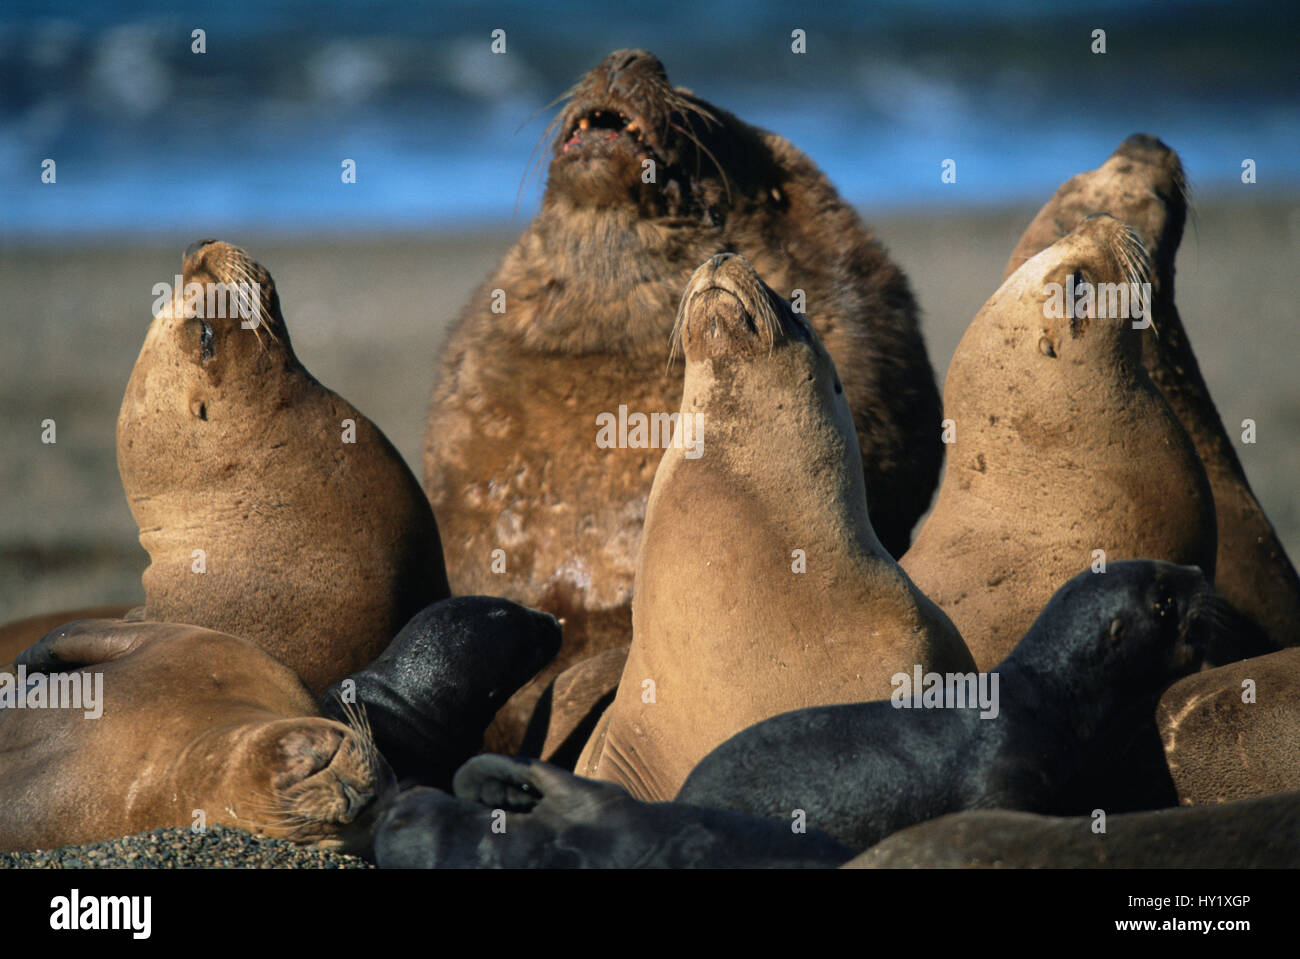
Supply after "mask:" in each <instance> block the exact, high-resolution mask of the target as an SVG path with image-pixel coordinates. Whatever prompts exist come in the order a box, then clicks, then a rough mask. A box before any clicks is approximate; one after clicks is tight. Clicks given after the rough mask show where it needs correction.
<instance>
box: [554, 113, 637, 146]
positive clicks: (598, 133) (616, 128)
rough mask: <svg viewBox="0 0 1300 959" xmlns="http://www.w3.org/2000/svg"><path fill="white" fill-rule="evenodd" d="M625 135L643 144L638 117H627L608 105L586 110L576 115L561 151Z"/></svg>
mask: <svg viewBox="0 0 1300 959" xmlns="http://www.w3.org/2000/svg"><path fill="white" fill-rule="evenodd" d="M622 136H626V137H628V138H630V139H631V140H632V141H633V142H635V143H636V144H638V145H639V146H644V145H645V129H644V125H643V124H642V122H641V118H640V117H629V116H628V115H627V114H626V113H624V112H623V111H621V110H612V109H609V108H608V107H602V108H599V109H593V110H588V111H586V112H585V113H582V114H580V115H579V116H578V119H577V122H576V123H574V125H573V128H572V129H571V130H570V131H569V136H568V137H567V138H566V139H565V141H564V148H563V149H562V150H561V151H560V152H561V153H568V152H569V151H570V150H571V149H573V148H575V147H581V146H584V145H585V144H588V143H603V142H608V141H610V140H616V139H618V138H619V137H622Z"/></svg>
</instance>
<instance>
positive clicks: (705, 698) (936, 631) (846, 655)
mask: <svg viewBox="0 0 1300 959" xmlns="http://www.w3.org/2000/svg"><path fill="white" fill-rule="evenodd" d="M675 341H676V342H678V343H680V345H681V348H682V352H683V353H684V354H685V357H686V379H685V386H684V390H683V394H682V400H681V410H680V415H681V421H680V428H681V430H682V432H683V434H684V435H685V436H686V437H687V438H690V437H692V436H694V437H697V438H699V439H700V440H701V443H700V445H699V446H698V447H695V448H693V447H692V446H691V445H690V444H689V443H688V442H687V441H686V440H684V441H683V443H682V445H681V446H680V447H672V448H669V449H668V450H667V451H666V452H665V453H664V456H663V459H662V461H661V462H660V464H659V469H658V471H657V472H656V474H655V481H654V487H653V489H652V490H651V493H650V501H649V506H648V508H647V511H646V528H645V537H644V539H643V541H642V549H641V553H640V559H639V561H638V564H637V578H636V590H635V595H634V598H633V604H632V623H633V639H632V647H631V650H630V652H629V655H628V660H627V665H626V667H625V668H624V670H623V678H622V681H621V683H620V684H619V688H618V693H617V695H616V696H615V698H614V703H613V705H611V706H610V708H609V710H608V711H607V712H606V714H605V717H604V718H603V720H602V723H601V725H600V726H598V727H597V730H596V733H595V734H594V735H593V738H592V740H591V741H590V742H589V743H588V745H587V748H586V749H585V750H584V753H583V756H582V757H581V758H580V759H579V762H578V767H577V771H578V773H579V774H580V775H589V776H595V777H597V778H600V779H607V780H610V781H613V782H616V783H618V784H620V785H622V786H624V787H626V788H627V789H628V790H629V791H630V792H631V793H632V794H633V795H634V796H636V797H637V798H639V799H645V800H667V799H671V798H673V796H675V795H676V794H677V790H678V788H679V787H680V786H681V783H682V781H683V780H684V779H685V778H686V775H687V773H689V772H690V770H691V768H692V767H693V766H694V765H695V764H696V763H697V762H698V761H699V760H700V759H701V758H702V757H703V756H704V755H705V754H706V753H708V752H709V750H711V749H713V748H714V747H715V746H717V745H718V744H719V743H721V742H722V741H723V740H725V739H727V738H728V737H729V736H731V735H733V734H734V733H737V732H739V731H740V730H742V729H745V728H746V727H748V726H751V725H753V724H754V723H756V722H758V721H760V720H762V719H766V718H768V717H769V716H773V715H776V714H777V713H781V712H784V711H786V710H790V709H798V708H801V707H805V706H815V705H825V704H830V703H846V702H857V701H860V700H864V699H878V698H885V697H888V695H889V694H890V692H891V691H892V685H891V678H892V677H893V676H894V675H895V674H896V673H898V672H900V671H904V670H906V671H908V672H910V671H911V670H912V669H913V667H914V666H915V665H917V664H919V665H920V666H921V667H922V668H923V669H924V670H926V671H929V670H932V669H933V670H938V671H947V670H956V671H961V672H967V671H970V670H971V669H973V663H972V661H971V657H970V654H969V653H968V652H967V650H966V647H965V645H964V644H963V643H962V639H961V636H960V635H959V634H958V633H957V630H956V629H954V628H953V625H952V623H951V622H950V621H949V619H948V617H947V616H945V615H944V614H943V612H942V611H941V610H940V609H939V608H938V607H937V606H936V605H935V604H934V603H932V602H930V600H928V599H927V598H926V597H925V595H924V594H923V593H922V592H921V591H920V590H919V589H917V588H916V586H914V585H913V583H912V581H911V580H910V579H908V577H907V575H906V574H905V573H904V572H903V571H902V570H901V569H900V568H899V566H898V564H897V563H895V562H894V560H893V559H892V558H891V557H890V556H889V554H888V553H887V552H886V551H885V549H884V547H883V546H881V544H880V541H879V540H878V539H877V538H876V534H875V531H874V530H873V529H872V525H871V520H870V519H869V518H868V515H867V494H866V491H865V489H864V485H863V479H862V470H861V463H862V454H861V452H860V451H859V449H858V442H857V434H856V431H855V429H854V425H853V419H852V416H851V414H850V411H849V404H848V401H847V399H846V398H845V396H844V389H843V387H842V385H841V383H840V379H839V376H838V375H837V374H836V370H835V365H834V363H832V361H831V357H830V355H829V354H828V353H827V351H826V349H825V348H824V347H823V346H822V345H821V342H820V340H819V339H818V337H817V334H816V333H815V332H814V330H813V328H812V326H811V325H810V324H809V323H808V322H807V321H805V320H804V319H803V318H802V317H801V316H799V314H797V313H795V312H794V311H793V310H791V308H790V304H789V303H787V302H786V301H785V300H783V299H782V298H781V297H779V296H778V295H777V294H775V293H774V292H773V291H772V290H771V288H769V287H768V286H767V285H766V284H765V283H764V282H763V281H762V280H761V279H759V277H758V275H757V274H756V273H755V272H754V270H753V268H752V267H750V265H749V264H748V263H747V262H746V261H745V260H744V259H743V258H742V257H739V256H735V255H726V254H724V255H719V256H715V257H713V258H711V259H710V260H709V261H708V262H706V263H705V264H704V265H703V266H701V267H700V268H699V269H698V270H696V272H695V275H694V276H693V277H692V278H691V282H690V284H689V285H688V286H687V288H686V292H685V293H684V294H683V296H682V299H681V307H680V310H679V313H678V320H677V329H676V335H675ZM696 453H698V455H693V454H696Z"/></svg>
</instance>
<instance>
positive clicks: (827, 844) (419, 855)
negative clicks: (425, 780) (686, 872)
mask: <svg viewBox="0 0 1300 959" xmlns="http://www.w3.org/2000/svg"><path fill="white" fill-rule="evenodd" d="M377 823H378V825H377V828H376V834H375V840H374V849H373V852H372V853H371V854H370V856H371V858H373V860H374V862H375V863H376V864H377V865H378V866H379V867H380V868H396V869H442V868H498V869H502V868H504V869H520V868H532V869H577V868H586V869H618V868H623V869H627V868H636V869H666V868H677V869H689V868H712V869H721V868H740V869H755V868H787V869H789V868H819V867H820V868H827V867H834V866H839V865H841V864H843V863H845V862H847V861H848V860H849V859H851V858H852V856H853V851H852V850H851V849H847V848H846V847H844V846H841V845H840V844H839V843H837V842H835V841H834V840H832V839H830V838H829V837H827V836H823V835H821V834H820V833H818V832H816V831H815V830H808V831H807V832H806V833H799V832H795V831H794V830H792V829H791V828H790V826H789V824H787V823H778V822H771V821H770V820H766V819H759V818H757V817H753V816H738V815H736V814H735V813H728V812H723V811H721V810H717V809H703V808H699V807H693V806H686V805H682V804H680V803H642V802H637V801H636V800H635V799H633V798H631V797H630V796H629V795H628V794H627V793H626V792H625V791H623V790H622V789H620V788H619V787H617V786H613V785H610V784H609V783H601V782H594V781H592V780H590V779H581V778H579V777H577V776H574V775H573V774H572V773H568V772H565V771H564V770H562V769H559V768H557V767H555V766H550V765H548V764H546V763H542V762H538V761H537V760H528V759H508V758H506V757H505V756H491V755H489V756H478V757H476V758H474V759H471V760H470V761H469V762H468V763H466V764H465V766H463V767H462V768H461V770H460V771H459V772H458V773H456V779H455V796H449V795H446V794H445V793H441V792H438V791H437V790H433V789H413V790H408V791H407V792H404V793H402V794H401V795H400V796H398V797H397V799H396V800H395V801H394V802H392V803H391V804H390V805H389V806H388V807H387V809H386V810H385V812H384V813H383V815H382V816H381V817H380V818H379V819H378V820H377Z"/></svg>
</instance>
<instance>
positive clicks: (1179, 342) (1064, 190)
mask: <svg viewBox="0 0 1300 959" xmlns="http://www.w3.org/2000/svg"><path fill="white" fill-rule="evenodd" d="M1187 192H1188V191H1187V179H1186V176H1185V175H1184V173H1183V165H1182V163H1181V162H1180V161H1179V159H1178V154H1177V153H1175V152H1174V151H1173V150H1171V149H1170V148H1169V147H1167V146H1166V145H1165V144H1164V143H1162V142H1161V141H1160V140H1158V139H1156V138H1155V137H1153V136H1148V135H1146V134H1141V133H1137V134H1134V135H1133V136H1131V137H1129V138H1128V139H1127V140H1125V141H1124V142H1123V143H1121V144H1120V145H1119V148H1118V149H1117V150H1116V151H1115V152H1114V153H1112V154H1111V156H1110V159H1108V160H1107V161H1106V162H1105V163H1103V164H1102V165H1101V166H1100V167H1098V168H1097V169H1095V170H1089V171H1088V172H1086V173H1080V174H1079V175H1077V176H1074V177H1071V178H1070V179H1069V180H1067V181H1066V182H1065V183H1064V184H1062V185H1061V188H1060V189H1059V190H1057V191H1056V194H1055V196H1053V197H1052V199H1051V200H1049V201H1048V203H1047V205H1046V206H1044V207H1043V209H1042V210H1040V211H1039V213H1038V215H1037V216H1036V217H1034V220H1033V222H1032V223H1030V224H1029V226H1028V227H1027V228H1026V229H1025V233H1024V236H1022V237H1021V238H1020V243H1019V244H1018V245H1017V246H1016V249H1015V252H1014V253H1012V254H1011V259H1010V261H1009V262H1008V263H1007V269H1006V274H1005V276H1010V275H1011V274H1012V273H1013V272H1015V270H1016V269H1018V268H1019V266H1020V264H1022V263H1024V262H1025V260H1027V259H1029V258H1030V257H1032V256H1034V255H1035V254H1036V253H1038V252H1039V251H1040V250H1042V249H1044V248H1045V247H1047V246H1049V245H1050V244H1052V243H1054V242H1056V240H1057V239H1058V238H1060V237H1061V236H1064V235H1065V234H1066V233H1068V232H1069V231H1070V230H1072V229H1074V228H1075V226H1077V225H1078V223H1079V222H1080V221H1081V220H1082V219H1083V218H1084V217H1086V216H1088V215H1089V214H1092V213H1109V214H1111V215H1112V216H1114V217H1117V218H1118V219H1120V220H1123V221H1124V222H1125V223H1127V224H1129V226H1131V227H1132V228H1133V229H1134V230H1136V231H1137V234H1138V236H1139V237H1140V238H1141V239H1142V242H1143V244H1144V245H1145V246H1146V249H1147V251H1148V252H1149V253H1150V254H1151V260H1152V263H1153V265H1154V267H1155V269H1154V271H1153V274H1152V286H1153V293H1154V296H1153V302H1152V314H1153V317H1152V320H1153V323H1154V324H1155V328H1156V332H1157V333H1158V334H1159V335H1158V336H1144V337H1142V364H1143V366H1144V367H1145V368H1146V371H1147V373H1148V374H1149V375H1150V377H1151V379H1152V381H1153V382H1154V383H1155V385H1156V386H1157V387H1158V388H1159V390H1160V392H1161V394H1162V395H1163V396H1164V398H1165V400H1166V402H1168V404H1169V406H1170V408H1171V409H1172V410H1173V411H1174V414H1175V415H1176V416H1177V417H1178V419H1179V421H1180V422H1181V423H1182V424H1183V427H1184V428H1185V429H1186V430H1187V433H1188V434H1189V435H1190V436H1191V439H1192V442H1193V443H1194V444H1195V446H1196V452H1197V453H1198V454H1199V455H1200V458H1201V462H1202V463H1204V464H1205V471H1206V474H1207V475H1208V477H1209V481H1210V488H1211V489H1212V490H1213V495H1214V509H1215V514H1216V516H1217V527H1218V553H1217V559H1216V561H1215V577H1214V586H1215V589H1217V590H1218V591H1219V593H1220V594H1222V595H1223V596H1224V597H1225V598H1226V599H1227V600H1228V601H1229V602H1230V603H1232V605H1233V606H1235V607H1236V608H1237V609H1238V610H1240V611H1241V612H1242V613H1244V614H1245V615H1246V616H1247V617H1248V618H1249V619H1250V620H1251V621H1252V622H1253V623H1254V624H1255V627H1256V628H1255V629H1253V630H1249V631H1245V632H1239V633H1238V634H1237V635H1236V636H1234V637H1232V640H1233V642H1232V645H1231V647H1230V648H1228V649H1225V650H1210V651H1209V652H1208V654H1207V656H1206V663H1207V665H1219V664H1222V663H1224V662H1229V661H1232V660H1236V659H1241V658H1244V657H1246V656H1258V655H1262V654H1263V653H1266V652H1269V651H1271V650H1274V649H1280V648H1282V647H1284V646H1294V645H1296V644H1297V643H1300V577H1297V576H1296V571H1295V567H1294V566H1292V565H1291V561H1290V560H1289V559H1288V558H1287V555H1286V550H1285V549H1283V547H1282V544H1281V542H1280V541H1279V540H1278V538H1277V534H1276V533H1275V532H1274V530H1273V526H1272V524H1271V523H1270V522H1269V521H1268V517H1267V516H1265V515H1264V510H1263V509H1262V508H1261V507H1260V505H1259V502H1258V501H1257V500H1256V499H1255V494H1254V493H1253V492H1251V489H1250V482H1249V481H1248V480H1247V479H1246V472H1245V470H1244V469H1243V467H1242V465H1241V460H1240V459H1239V458H1238V457H1237V451H1236V449H1235V448H1234V447H1233V444H1232V441H1231V440H1230V439H1229V438H1228V434H1227V431H1226V430H1224V428H1223V421H1222V420H1221V419H1220V418H1219V411H1218V410H1217V409H1216V408H1215V405H1214V400H1213V399H1212V398H1211V397H1210V391H1209V388H1208V387H1207V386H1206V385H1205V380H1204V378H1202V376H1201V369H1200V366H1199V365H1198V364H1197V362H1196V355H1195V354H1194V353H1193V352H1192V344H1191V342H1190V341H1189V340H1188V338H1187V331H1186V330H1185V329H1184V328H1183V322H1182V319H1181V317H1180V316H1179V314H1178V307H1177V306H1176V305H1175V303H1174V258H1175V254H1176V253H1177V252H1178V245H1179V243H1180V242H1181V241H1182V236H1183V224H1184V222H1185V221H1186V219H1187ZM1004 278H1005V277H1004Z"/></svg>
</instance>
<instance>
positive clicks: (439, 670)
mask: <svg viewBox="0 0 1300 959" xmlns="http://www.w3.org/2000/svg"><path fill="white" fill-rule="evenodd" d="M559 648H560V624H559V622H558V621H557V620H556V618H555V617H554V616H552V615H550V614H549V613H543V612H539V611H538V610H534V609H529V608H527V607H525V606H520V605H519V604H517V603H512V602H510V601H509V600H505V599H497V598H494V597H487V596H457V597H453V598H451V599H445V600H442V601H441V602H438V603H433V604H432V605H430V606H428V607H426V608H425V609H423V610H421V611H420V612H419V613H417V614H416V615H415V616H414V617H413V618H412V619H411V621H410V622H408V623H407V624H406V625H405V626H404V627H403V628H402V631H401V632H400V633H398V634H397V636H396V637H395V638H394V639H393V641H392V642H391V643H389V645H388V648H387V649H385V650H384V651H383V652H382V653H381V654H380V655H379V656H378V658H376V659H375V660H374V662H372V663H371V664H370V665H369V666H367V667H366V668H365V669H363V670H361V671H360V672H358V673H354V674H353V675H352V676H350V677H349V678H348V679H346V680H344V681H342V682H341V683H338V684H335V685H334V686H332V687H330V689H328V690H326V692H325V694H324V695H323V696H322V697H321V710H322V711H323V712H324V713H325V715H327V716H334V717H335V718H339V719H344V720H346V719H348V717H349V713H350V711H351V710H350V707H349V706H348V705H347V703H346V702H345V701H344V696H343V693H344V690H345V689H347V688H348V687H349V686H350V687H351V688H352V690H353V691H354V692H355V695H356V700H357V701H358V702H360V703H364V704H365V706H366V708H367V719H368V720H369V726H368V729H372V730H373V734H374V738H375V739H376V740H377V742H378V744H379V747H380V748H381V749H382V750H383V753H384V756H385V758H386V759H387V760H388V762H389V763H390V764H391V765H392V767H393V769H394V770H395V771H396V773H397V774H398V776H399V777H400V778H401V780H402V781H403V782H404V783H406V782H408V781H414V782H420V783H424V784H427V785H433V786H442V785H447V784H450V782H451V776H452V774H453V773H454V772H455V771H456V769H457V768H458V767H459V766H460V764H461V763H462V762H464V760H465V757H466V756H469V755H472V754H473V753H475V752H476V751H478V749H479V748H480V746H481V745H482V742H483V730H484V729H485V728H486V727H487V725H488V724H489V723H490V722H491V721H492V718H493V716H495V715H496V714H497V712H498V710H500V709H501V707H502V706H503V705H504V704H505V702H506V701H507V700H508V699H509V698H510V697H511V696H512V695H513V694H514V692H515V691H516V690H517V689H519V687H520V686H522V685H524V683H526V682H528V681H529V680H530V679H532V678H533V677H534V676H535V675H537V673H538V672H540V671H541V669H542V668H543V667H544V666H546V664H547V663H549V662H550V661H551V660H552V659H554V658H555V654H556V653H557V652H558V651H559Z"/></svg>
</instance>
